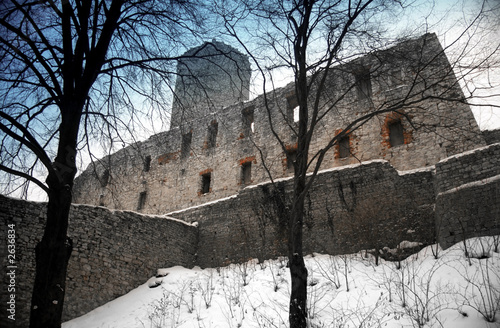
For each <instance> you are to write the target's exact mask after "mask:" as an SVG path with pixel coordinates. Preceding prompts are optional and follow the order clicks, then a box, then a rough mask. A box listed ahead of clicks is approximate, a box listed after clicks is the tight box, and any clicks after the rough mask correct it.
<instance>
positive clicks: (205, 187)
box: [201, 173, 212, 194]
mask: <svg viewBox="0 0 500 328" xmlns="http://www.w3.org/2000/svg"><path fill="white" fill-rule="evenodd" d="M211 180H212V175H211V174H210V173H205V174H203V175H202V176H201V193H202V194H208V193H209V192H210V183H211V182H212V181H211Z"/></svg>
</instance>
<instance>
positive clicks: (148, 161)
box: [144, 155, 151, 172]
mask: <svg viewBox="0 0 500 328" xmlns="http://www.w3.org/2000/svg"><path fill="white" fill-rule="evenodd" d="M150 169H151V155H148V156H146V157H145V158H144V172H149V170H150Z"/></svg>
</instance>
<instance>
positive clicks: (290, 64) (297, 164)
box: [215, 0, 498, 328]
mask: <svg viewBox="0 0 500 328" xmlns="http://www.w3.org/2000/svg"><path fill="white" fill-rule="evenodd" d="M408 5H409V4H407V3H406V2H405V1H384V0H355V1H336V0H318V1H315V0H300V1H298V0H293V1H279V0H277V1H274V0H264V1H260V2H259V3H258V4H255V3H253V2H252V3H251V2H249V1H245V0H243V1H240V2H237V4H233V3H229V2H222V3H219V4H215V7H216V8H217V9H218V12H219V13H220V14H221V15H222V16H223V19H224V24H225V29H226V32H227V33H228V34H229V35H230V36H231V37H234V38H235V39H236V40H238V41H239V42H240V44H241V46H242V47H244V48H245V49H246V51H247V53H248V55H249V56H250V57H251V59H252V60H253V64H254V66H255V67H256V70H257V71H258V73H259V74H260V75H261V78H262V81H263V90H264V102H265V110H266V112H267V118H268V124H269V126H270V131H271V133H272V135H273V136H274V137H275V139H276V140H277V142H278V143H279V144H280V145H281V148H282V151H283V153H285V154H288V153H289V148H290V147H289V143H288V142H289V141H288V140H289V136H290V134H293V136H294V137H295V138H294V140H296V149H295V150H294V154H293V157H292V156H289V157H288V160H290V161H293V191H292V194H291V196H290V198H291V201H290V205H289V206H283V208H285V209H287V210H286V211H283V215H284V216H285V218H280V219H285V220H286V227H287V229H286V230H287V232H288V238H287V239H288V240H287V243H288V260H289V267H290V274H291V282H292V284H291V295H290V305H289V323H290V327H294V328H295V327H306V325H307V276H308V271H307V268H306V267H305V264H304V259H303V232H302V231H303V226H304V219H305V213H306V208H305V202H306V197H307V194H308V192H309V190H310V189H311V186H312V185H313V184H314V182H315V177H316V174H317V172H318V171H319V169H320V168H321V166H322V164H323V162H324V160H325V158H327V157H328V156H329V154H331V152H332V149H335V147H339V146H340V145H341V142H342V140H345V138H348V137H349V136H352V135H353V134H355V133H356V131H357V130H359V129H361V128H362V127H363V125H365V124H369V122H371V121H373V120H377V119H378V120H381V121H383V120H384V118H391V117H392V118H397V119H398V120H399V119H401V120H404V121H405V122H406V123H405V124H408V125H410V126H411V127H412V128H414V129H418V128H420V129H432V131H433V133H437V134H439V133H440V131H442V129H446V128H448V129H454V132H453V133H457V134H458V133H461V134H462V133H463V134H467V133H469V134H470V130H469V131H468V130H467V129H468V128H467V127H460V126H458V125H456V124H451V123H450V124H447V125H446V126H445V124H443V123H442V121H440V118H439V117H438V115H436V114H433V113H430V112H427V110H426V108H428V103H427V104H425V103H426V102H429V101H433V102H434V105H433V106H438V104H437V103H438V102H454V103H457V104H459V103H461V104H464V103H466V102H467V99H470V97H471V96H472V95H473V92H471V93H468V94H467V95H464V94H463V93H462V92H461V91H460V90H461V89H460V85H459V84H458V83H459V82H457V78H455V75H454V71H453V69H454V68H457V67H458V63H459V59H460V58H458V57H461V58H462V59H463V58H464V57H465V56H466V55H468V54H470V52H469V50H470V43H469V44H467V43H468V42H465V43H466V44H465V46H464V47H463V48H461V52H460V51H458V52H457V58H455V59H454V60H455V61H454V62H453V63H452V65H449V63H447V60H446V56H445V55H444V53H443V52H444V50H443V49H441V51H438V52H439V53H438V54H429V53H427V52H426V51H425V49H426V42H428V40H429V38H424V39H423V41H422V42H423V43H420V44H419V45H418V46H416V47H415V48H412V49H404V51H402V52H401V53H398V51H397V50H396V51H392V52H391V51H387V52H383V53H372V50H373V49H376V48H388V46H389V45H390V44H392V43H393V42H401V41H402V40H405V39H408V38H409V37H412V36H413V37H414V36H415V32H414V31H415V30H414V31H413V32H405V35H403V36H401V35H399V36H395V35H392V36H391V35H390V33H389V32H388V28H387V26H386V27H385V28H384V24H382V21H383V20H384V19H386V20H390V19H392V20H394V17H396V16H398V15H402V14H403V13H404V12H402V11H403V10H404V9H406V7H407V6H408ZM480 8H481V10H480V11H479V15H478V16H477V17H476V18H475V19H474V20H472V22H469V23H468V24H467V26H466V27H465V30H464V31H465V32H464V31H462V34H461V36H466V35H467V34H474V29H475V27H474V26H477V25H475V24H476V23H477V22H478V20H480V17H483V16H484V15H486V14H488V13H489V14H491V13H492V12H493V11H494V10H498V8H497V7H495V4H488V3H483V4H482V7H481V6H480ZM390 17H392V18H390ZM426 30H427V29H425V28H424V29H423V31H424V32H426ZM420 31H422V29H421V30H420ZM251 40H253V41H254V42H255V43H256V44H257V45H258V46H256V47H252V46H251V44H252V43H251ZM468 40H470V39H468ZM408 45H409V44H407V45H406V46H408ZM453 45H455V43H453ZM403 47H405V46H403ZM258 49H264V50H262V51H260V52H259V51H258ZM256 50H257V51H256ZM408 52H411V53H412V54H413V55H415V57H414V58H413V59H412V60H409V58H408V57H405V58H403V57H400V56H403V55H402V54H403V53H406V54H408ZM364 54H365V55H366V54H370V55H369V58H371V59H368V60H371V61H372V62H371V63H370V65H367V67H368V69H367V67H363V62H362V61H361V62H360V61H356V60H355V59H356V58H359V57H360V56H361V55H364ZM406 56H407V55H406ZM495 56H498V45H496V46H494V47H493V49H492V50H491V52H489V53H488V54H486V55H485V56H483V57H482V58H480V59H479V58H476V59H479V60H476V61H472V62H470V63H469V64H468V65H467V66H468V68H469V69H465V70H462V72H464V73H468V72H469V73H470V72H472V71H476V70H477V69H478V68H480V67H484V66H488V65H489V64H491V63H494V61H493V59H495V58H496V57H495ZM353 59H354V61H351V64H348V65H342V66H339V64H345V63H346V62H348V61H350V60H353ZM401 59H405V60H406V61H409V62H410V63H408V64H407V65H408V67H407V68H408V69H409V72H411V74H409V75H408V76H405V77H402V78H401V77H399V78H401V79H402V80H404V83H401V86H402V87H401V88H400V89H398V90H397V95H396V93H395V94H394V95H390V94H389V93H388V94H387V96H386V97H385V99H383V100H382V101H371V99H370V98H371V86H370V85H369V84H367V83H365V82H366V81H367V79H366V78H365V77H366V76H370V75H371V76H372V77H374V78H375V77H383V76H384V74H385V75H390V74H389V72H388V71H387V70H386V68H387V67H388V66H390V65H388V64H390V63H391V61H394V62H396V61H399V60H401ZM485 64H486V65H485ZM339 67H340V68H339ZM346 68H348V69H346ZM276 70H277V71H279V72H286V71H287V70H288V72H289V73H291V74H290V75H292V76H293V92H292V94H291V96H290V97H291V101H290V102H289V105H290V106H289V107H291V108H292V109H293V108H296V109H297V114H298V119H297V120H294V119H292V118H291V117H292V115H291V114H290V111H288V110H287V109H286V108H283V106H282V105H277V104H278V103H279V100H277V99H276V98H275V93H273V92H268V85H269V84H273V81H274V80H273V78H272V77H273V72H275V71H276ZM343 70H344V71H343ZM342 74H351V75H354V76H355V79H351V80H349V79H344V80H342V79H341V80H335V78H336V76H341V75H342ZM274 76H275V75H274ZM393 78H394V77H393ZM396 78H397V77H396ZM381 80H382V79H381ZM332 81H333V82H337V83H339V84H341V85H340V86H339V87H338V88H337V89H338V90H337V91H338V92H335V91H331V90H329V89H327V88H329V87H330V86H332V85H333V84H335V83H332ZM458 81H464V76H459V77H458ZM437 89H439V90H440V91H438V92H435V90H437ZM327 90H328V91H330V92H327ZM457 90H458V91H457ZM469 90H471V89H469ZM355 91H357V92H358V94H359V96H360V98H365V100H366V106H365V109H364V110H359V111H358V113H357V116H356V117H353V116H350V117H349V116H343V115H342V113H343V111H342V110H341V109H339V108H340V107H342V106H345V105H346V101H347V99H348V98H349V95H350V94H351V93H352V92H355ZM332 114H334V115H337V117H338V121H339V122H342V127H341V129H340V130H339V131H338V132H337V133H336V134H332V136H331V138H330V139H329V140H327V141H323V143H322V144H321V145H320V146H314V147H313V146H312V143H313V142H317V140H316V139H315V135H316V133H317V131H318V130H319V129H320V128H321V127H322V123H323V122H324V121H325V120H326V117H328V115H332ZM416 114H418V115H427V116H429V117H430V120H428V121H427V123H426V124H424V123H423V122H419V121H418V120H417V119H415V120H414V119H413V118H414V117H417V115H416ZM446 115H448V118H450V119H451V116H450V115H449V113H448V114H446ZM432 116H435V117H432ZM283 121H286V122H287V123H288V124H287V126H286V128H285V129H282V128H281V126H282V124H281V122H283ZM429 122H432V123H429ZM449 122H451V121H449ZM451 135H453V134H451ZM449 136H450V134H447V137H449ZM407 137H408V138H411V136H404V138H407ZM443 138H446V137H445V136H444V135H443ZM401 142H403V143H406V139H405V140H401ZM256 146H258V145H256ZM261 155H262V152H261ZM261 160H262V162H263V165H264V166H265V169H266V170H267V172H268V175H269V178H270V179H271V181H273V173H274V172H273V171H272V169H270V168H269V167H268V166H266V159H265V156H261ZM282 203H283V204H285V203H286V202H285V200H283V201H282Z"/></svg>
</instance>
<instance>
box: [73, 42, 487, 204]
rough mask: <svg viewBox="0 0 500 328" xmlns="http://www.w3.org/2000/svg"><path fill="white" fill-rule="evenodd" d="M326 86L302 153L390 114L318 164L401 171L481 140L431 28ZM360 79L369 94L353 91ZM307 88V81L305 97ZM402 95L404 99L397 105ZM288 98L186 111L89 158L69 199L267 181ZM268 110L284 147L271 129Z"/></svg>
mask: <svg viewBox="0 0 500 328" xmlns="http://www.w3.org/2000/svg"><path fill="white" fill-rule="evenodd" d="M423 67H425V69H423ZM360 76H361V77H363V78H364V79H365V80H362V79H361V77H360ZM362 81H364V82H362ZM415 81H416V82H415ZM424 82H425V83H424ZM327 85H328V87H327V88H326V90H327V91H326V92H324V93H322V94H321V96H320V108H322V110H321V114H324V118H323V119H322V120H321V121H320V122H319V125H318V126H317V127H316V130H315V134H314V135H313V139H312V142H311V148H310V149H311V151H310V154H314V153H315V152H317V151H318V150H320V149H322V148H323V147H325V145H326V144H327V143H328V142H329V141H330V140H331V138H332V137H333V136H335V135H336V134H337V133H338V132H339V131H340V130H342V129H344V128H346V126H347V124H349V123H350V122H352V121H353V120H355V119H358V118H359V117H361V116H363V115H366V114H369V113H370V112H372V111H374V110H378V109H381V108H384V109H388V108H392V109H394V110H397V113H394V112H390V111H389V112H387V113H381V114H380V115H378V116H376V117H374V118H372V119H371V120H369V121H368V122H366V123H365V124H364V125H363V126H361V127H360V128H359V129H356V130H355V131H352V134H351V135H350V136H349V139H348V140H347V145H348V147H349V153H348V155H347V156H345V157H344V156H341V154H340V153H341V152H340V146H339V145H336V146H335V147H334V148H333V149H331V150H330V151H329V152H328V153H327V154H326V156H325V159H324V161H323V163H322V169H327V168H332V167H340V166H345V165H351V164H355V163H359V162H360V161H367V160H374V159H384V160H387V161H388V162H389V163H390V164H391V165H393V166H394V167H395V168H396V169H398V170H409V169H415V168H419V167H424V166H431V165H434V164H435V163H437V162H438V161H440V160H441V159H443V158H446V157H448V156H450V155H453V154H457V153H460V152H463V151H466V150H470V149H474V148H476V147H479V146H483V145H484V144H485V142H484V139H483V137H482V135H481V133H480V131H479V128H478V126H477V123H476V122H475V120H474V117H473V115H472V112H471V111H470V109H469V107H468V106H467V105H466V104H464V103H462V102H460V101H458V102H457V101H450V102H447V101H444V100H443V99H447V98H452V99H458V100H460V99H462V98H463V95H462V91H461V89H460V86H459V85H458V83H457V81H456V79H455V77H454V75H453V72H452V69H451V66H450V65H449V63H448V61H447V59H446V56H445V55H444V53H443V50H442V48H441V46H440V44H439V42H438V40H437V38H436V36H435V35H432V34H426V35H424V36H423V37H421V38H420V39H417V40H411V41H408V42H406V43H403V44H400V45H398V46H395V47H393V48H390V49H387V50H384V51H379V52H376V53H374V54H371V55H368V56H365V57H362V58H359V59H357V60H355V61H353V62H350V63H348V64H345V65H340V66H335V67H332V68H331V72H330V75H329V78H328V79H327ZM361 85H364V87H365V88H366V90H365V92H367V93H368V94H364V93H363V92H361V91H360V90H361V89H360V87H361ZM429 86H430V87H429ZM314 90H315V86H314V85H313V86H312V88H311V94H312V95H314ZM403 98H404V99H406V103H412V104H413V105H412V106H408V105H404V106H403V105H401V99H403ZM266 104H267V106H266ZM295 106H296V98H295V96H294V88H293V85H289V86H287V87H285V88H282V89H277V90H274V91H273V92H270V93H268V94H267V95H265V96H264V95H263V96H260V97H257V98H256V99H253V100H251V101H247V102H243V103H237V104H234V105H231V106H226V107H223V108H214V109H213V112H210V113H205V114H203V115H201V114H200V115H198V114H196V115H195V113H193V117H190V119H189V120H182V122H179V124H178V125H176V126H175V127H173V128H172V129H171V130H170V131H167V132H163V133H160V134H157V135H155V136H152V137H151V138H150V139H148V140H146V141H144V142H140V143H137V144H134V145H132V146H129V147H126V148H124V149H122V150H120V151H118V152H116V153H115V154H113V155H111V156H108V157H105V158H103V159H101V160H100V161H98V162H96V163H93V164H91V165H89V167H88V168H87V170H85V171H84V172H82V174H81V175H80V176H79V177H78V178H77V179H76V181H75V187H74V201H75V202H76V203H84V204H93V205H103V206H106V207H109V208H117V209H123V210H134V211H139V212H143V213H150V214H163V213H167V212H171V211H174V210H180V209H183V208H188V207H191V206H194V205H201V204H203V203H206V202H210V201H214V200H217V199H221V198H224V197H228V196H231V195H233V194H235V193H237V192H238V191H240V190H241V189H243V188H245V187H247V186H248V185H256V184H258V183H263V182H265V181H267V180H269V176H268V173H267V171H266V169H265V168H264V164H265V165H266V166H267V168H268V169H269V171H270V173H271V174H272V175H273V178H275V179H276V178H284V177H289V176H291V175H292V174H293V168H291V165H290V164H291V162H292V161H293V153H294V149H295V148H296V143H297V139H296V133H294V129H295V128H296V127H297V123H296V122H294V115H293V111H294V107H295ZM269 117H270V119H271V122H272V126H273V127H274V130H275V131H276V133H277V134H278V135H279V136H280V137H281V139H282V140H283V141H284V143H285V148H286V150H285V151H284V150H283V149H282V147H281V146H280V145H279V144H278V142H277V141H276V139H275V137H274V136H273V133H272V131H271V125H270V123H269ZM395 122H399V123H400V124H401V126H402V129H403V138H404V140H402V144H400V145H392V144H391V141H390V126H391V124H393V123H395ZM344 145H345V144H344ZM207 183H208V185H207V186H206V188H205V187H204V184H207Z"/></svg>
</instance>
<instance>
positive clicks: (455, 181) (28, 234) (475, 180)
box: [0, 34, 500, 327]
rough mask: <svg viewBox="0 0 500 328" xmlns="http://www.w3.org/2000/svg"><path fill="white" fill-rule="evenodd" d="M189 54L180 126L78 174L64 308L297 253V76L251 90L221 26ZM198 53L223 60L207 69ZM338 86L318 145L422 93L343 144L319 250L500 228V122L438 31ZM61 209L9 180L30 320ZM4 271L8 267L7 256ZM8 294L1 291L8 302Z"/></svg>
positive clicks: (322, 209) (375, 57)
mask: <svg viewBox="0 0 500 328" xmlns="http://www.w3.org/2000/svg"><path fill="white" fill-rule="evenodd" d="M188 54H200V56H201V58H194V59H193V58H190V59H189V60H187V59H186V61H185V62H184V64H186V65H184V64H183V63H180V65H179V72H180V73H179V78H178V82H177V86H176V89H177V92H176V94H177V97H178V99H177V98H176V99H174V105H173V109H172V127H171V129H170V130H169V131H166V132H163V133H160V134H157V135H154V136H152V137H151V138H149V139H148V140H146V141H143V142H139V143H137V144H134V145H131V146H128V147H125V148H123V149H121V150H120V151H118V152H116V153H115V154H112V155H110V156H107V157H105V158H103V159H101V160H99V161H97V162H96V163H92V164H90V165H89V167H88V168H87V169H86V170H85V171H84V172H82V173H81V175H80V176H79V177H78V178H77V179H76V181H75V186H74V202H75V203H80V204H73V205H72V207H71V211H70V222H69V231H68V236H69V237H70V238H71V239H72V240H73V245H74V248H73V253H72V255H71V258H70V261H69V264H68V274H67V284H66V288H67V291H66V297H65V303H64V314H63V320H69V319H71V318H74V317H77V316H80V315H83V314H85V313H87V312H89V311H90V310H92V309H94V308H96V307H98V306H100V305H103V304H105V303H106V302H109V301H111V300H112V299H114V298H116V297H118V296H120V295H123V294H125V293H127V292H129V291H130V290H132V289H133V288H135V287H137V286H139V285H140V284H142V283H144V281H146V280H147V279H148V278H149V277H151V276H153V275H155V273H156V270H157V269H158V268H162V267H170V266H175V265H182V266H186V267H192V266H196V265H197V266H201V267H217V266H222V265H227V264H229V263H238V262H242V261H246V260H248V259H250V258H257V259H258V260H265V259H269V258H274V257H277V256H281V255H284V254H286V252H285V247H286V235H285V234H284V233H283V231H284V229H283V228H284V227H283V223H282V222H280V220H279V219H278V218H279V213H278V212H279V208H278V207H277V206H276V203H274V202H273V198H274V197H275V196H276V191H279V192H282V193H284V194H287V193H290V191H291V190H292V185H293V181H292V179H291V176H292V174H293V170H292V169H291V167H290V163H291V162H292V161H293V158H294V148H295V144H296V136H295V134H294V133H293V129H294V127H295V124H296V122H295V118H294V109H295V107H296V103H295V101H296V100H295V97H294V88H293V85H288V86H286V87H284V88H281V89H276V90H274V91H273V92H271V93H269V94H268V95H267V98H265V97H264V95H262V96H259V97H257V98H255V99H252V100H249V99H248V95H249V93H248V87H249V81H250V71H249V68H250V65H249V63H248V60H247V59H246V57H245V56H243V55H242V54H241V53H239V52H238V51H237V50H235V49H233V48H232V47H229V46H227V45H224V44H222V43H219V42H215V41H214V42H209V43H206V44H204V45H202V46H200V47H197V48H195V49H192V50H190V51H189V52H188ZM193 62H194V63H195V64H193ZM188 63H189V65H188ZM193 65H194V67H193ZM212 65H215V68H213V71H212V69H211V68H210V67H212ZM198 69H199V72H200V73H202V72H207V70H208V71H210V73H211V74H208V75H203V76H202V78H201V77H200V78H196V75H193V76H194V77H195V78H194V79H191V78H192V77H193V76H190V75H192V73H195V72H196V71H197V70H198ZM228 73H231V74H228ZM233 73H234V74H233ZM215 82H218V83H215ZM219 82H220V83H219ZM328 86H329V87H328V88H327V89H326V90H327V91H326V92H325V94H324V96H323V98H322V104H321V105H322V106H324V107H325V108H331V110H330V111H329V112H328V113H326V114H325V117H324V119H323V120H322V123H321V124H322V125H321V126H320V127H318V129H317V132H316V135H315V136H314V140H313V143H312V145H311V147H312V149H311V151H317V150H318V149H320V148H321V147H323V146H324V145H323V144H324V143H325V141H328V140H330V139H331V137H332V136H335V134H336V133H338V131H339V130H341V129H344V128H345V127H346V124H348V123H349V122H350V121H352V120H353V119H355V118H356V117H359V116H360V115H362V114H364V113H366V112H369V111H370V110H373V109H374V108H380V107H381V106H383V105H385V104H397V102H399V101H401V99H402V98H404V100H405V101H406V103H407V104H413V105H412V106H406V107H404V108H401V110H399V111H398V113H397V114H394V113H390V112H388V113H386V114H383V115H380V116H378V117H376V118H374V119H372V120H371V121H369V122H367V123H366V124H365V125H363V126H362V127H361V128H360V129H357V130H356V131H353V132H352V134H350V135H349V137H348V138H345V139H341V140H340V142H339V143H338V145H336V146H335V147H334V148H333V149H332V150H331V151H330V153H329V154H328V155H327V158H326V159H325V161H324V165H323V167H322V168H323V170H322V171H321V172H319V173H318V176H317V180H316V183H315V184H314V186H313V187H312V188H311V190H310V193H309V195H308V197H307V200H306V203H307V206H306V208H307V215H306V216H305V222H304V251H305V252H306V253H312V252H318V253H328V254H333V255H335V254H346V253H353V252H358V251H359V250H362V249H382V248H383V247H389V248H395V247H397V245H398V244H399V243H400V242H401V241H403V240H408V241H413V242H417V243H421V244H422V245H427V244H431V243H434V242H436V241H438V242H439V243H440V244H441V245H442V246H443V247H444V248H446V247H448V246H450V245H452V244H453V243H456V242H459V241H461V240H463V238H468V237H472V236H480V235H484V234H498V233H500V143H499V142H500V134H498V133H497V132H493V133H488V134H486V135H485V138H483V136H482V134H481V132H480V131H479V128H478V126H477V124H476V122H475V120H474V118H473V116H472V113H471V111H470V109H469V107H468V105H467V104H466V103H465V102H463V101H460V99H462V98H463V94H462V91H461V89H460V87H459V85H458V82H457V81H456V78H455V76H454V75H453V72H452V67H451V66H450V64H449V62H448V60H447V59H446V56H445V55H444V53H443V49H442V48H441V46H440V45H439V42H438V40H437V38H436V36H435V35H433V34H426V35H424V36H422V37H421V38H418V39H415V40H409V41H406V42H404V43H402V44H400V45H397V46H395V47H393V48H390V49H386V50H382V51H378V52H374V53H372V54H370V55H367V56H365V57H362V58H358V59H355V60H353V61H352V62H349V63H345V64H343V65H339V66H336V67H334V68H333V74H331V75H330V78H329V80H328ZM201 91H202V92H201ZM200 92H201V93H200ZM181 95H182V97H181ZM207 95H208V96H210V97H209V98H206V97H205V96H207ZM446 99H455V100H458V101H447V100H446ZM265 101H267V102H268V105H269V108H270V111H271V118H270V119H271V122H272V123H273V125H274V127H275V129H276V131H277V132H278V134H279V135H280V136H281V137H282V138H283V139H284V140H287V151H286V153H283V151H282V149H281V147H279V146H278V145H277V144H276V142H275V140H274V139H273V136H272V134H271V131H270V125H269V119H268V117H267V114H268V113H267V109H266V106H265V105H264V102H265ZM332 104H335V106H333V107H332ZM485 140H486V142H485ZM264 162H265V163H266V165H267V167H268V169H269V170H270V172H271V173H272V175H273V177H274V178H275V182H276V183H275V184H271V183H270V182H269V177H268V175H267V174H266V172H265V169H264V167H263V163H264ZM83 204H89V205H83ZM96 205H97V206H96ZM45 213H46V204H44V203H35V202H26V201H22V200H16V199H12V198H8V197H4V196H0V218H1V219H2V220H3V222H4V223H5V224H3V225H2V226H1V227H0V231H1V233H2V234H4V235H5V234H6V229H7V228H6V227H7V225H8V224H11V223H12V224H15V225H16V258H19V262H18V263H19V264H18V265H19V267H18V269H19V270H18V272H19V275H18V282H19V283H18V285H17V286H16V288H17V290H16V302H17V303H16V304H17V308H16V310H17V313H18V316H17V318H18V320H16V322H15V324H16V326H17V327H23V326H25V324H26V322H27V320H28V317H27V316H28V314H29V306H30V297H31V288H32V285H33V280H34V277H33V276H34V275H33V272H34V268H35V260H34V258H35V257H34V249H35V245H36V244H37V242H38V241H39V240H40V238H41V236H42V231H43V229H44V225H45V220H46V218H45ZM158 214H159V215H158ZM2 258H3V261H4V263H3V265H4V267H6V265H7V264H6V263H5V260H6V259H7V257H6V256H4V257H2ZM1 278H2V281H3V282H6V281H8V277H7V276H6V275H5V272H3V273H2V274H1ZM8 297H9V295H8V294H7V293H6V289H4V290H3V291H2V292H0V298H1V301H2V302H6V301H7V299H8ZM4 304H5V303H4ZM1 324H4V322H2V321H0V325H1Z"/></svg>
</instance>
